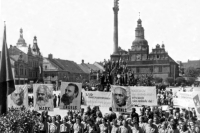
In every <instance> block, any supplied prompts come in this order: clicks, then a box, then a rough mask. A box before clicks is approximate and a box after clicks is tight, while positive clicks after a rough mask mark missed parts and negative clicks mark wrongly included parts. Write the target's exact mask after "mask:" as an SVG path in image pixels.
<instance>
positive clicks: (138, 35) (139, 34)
mask: <svg viewBox="0 0 200 133" xmlns="http://www.w3.org/2000/svg"><path fill="white" fill-rule="evenodd" d="M135 37H136V38H141V39H144V28H143V27H142V20H141V19H140V12H139V19H138V21H137V27H136V29H135Z"/></svg>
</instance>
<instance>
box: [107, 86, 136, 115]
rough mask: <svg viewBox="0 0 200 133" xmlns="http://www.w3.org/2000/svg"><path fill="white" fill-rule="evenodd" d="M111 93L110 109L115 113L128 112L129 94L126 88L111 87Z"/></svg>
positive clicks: (129, 107)
mask: <svg viewBox="0 0 200 133" xmlns="http://www.w3.org/2000/svg"><path fill="white" fill-rule="evenodd" d="M111 93H112V108H113V111H115V112H121V113H125V112H130V111H131V108H132V105H131V93H130V88H129V87H128V86H114V85H112V86H111Z"/></svg>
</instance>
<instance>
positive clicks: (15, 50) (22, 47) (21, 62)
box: [9, 29, 43, 84]
mask: <svg viewBox="0 0 200 133" xmlns="http://www.w3.org/2000/svg"><path fill="white" fill-rule="evenodd" d="M9 54H10V58H12V60H13V61H14V72H15V73H14V79H15V83H16V84H24V83H38V82H43V76H42V75H43V72H42V71H43V70H42V64H43V57H42V55H41V52H40V49H39V47H38V44H37V37H36V36H35V37H34V39H33V45H32V47H31V45H28V46H27V44H26V42H25V39H24V38H23V30H22V29H20V38H19V39H18V41H17V44H16V46H12V45H10V48H9Z"/></svg>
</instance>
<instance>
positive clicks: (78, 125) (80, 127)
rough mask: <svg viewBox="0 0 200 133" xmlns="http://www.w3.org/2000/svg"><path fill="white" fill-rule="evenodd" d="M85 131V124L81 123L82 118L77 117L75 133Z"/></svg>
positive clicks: (74, 127)
mask: <svg viewBox="0 0 200 133" xmlns="http://www.w3.org/2000/svg"><path fill="white" fill-rule="evenodd" d="M83 131H84V125H83V124H81V118H80V117H77V118H76V123H74V125H73V132H74V133H83Z"/></svg>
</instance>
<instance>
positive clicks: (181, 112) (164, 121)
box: [0, 106, 200, 133]
mask: <svg viewBox="0 0 200 133" xmlns="http://www.w3.org/2000/svg"><path fill="white" fill-rule="evenodd" d="M0 132H1V133H200V121H198V120H197V116H196V113H195V111H194V110H193V109H191V110H187V109H184V108H183V109H181V108H173V107H170V108H168V109H167V110H163V109H162V107H161V106H160V107H153V108H151V107H148V106H142V107H141V108H140V113H136V109H135V108H132V112H130V113H129V114H116V113H115V112H114V111H113V110H112V108H111V107H110V108H109V113H106V114H104V115H103V114H102V112H101V110H100V109H99V107H98V106H95V107H93V108H91V107H89V106H88V107H87V109H86V110H84V109H83V108H82V109H81V110H79V111H68V112H66V116H64V117H63V118H61V116H60V115H56V116H49V115H48V112H47V111H44V112H42V113H38V112H36V111H28V110H25V109H22V110H21V111H17V110H14V109H10V110H9V112H8V113H7V114H6V115H1V116H0Z"/></svg>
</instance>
